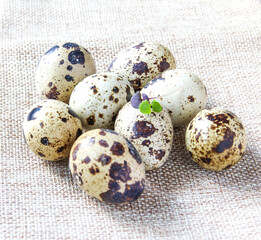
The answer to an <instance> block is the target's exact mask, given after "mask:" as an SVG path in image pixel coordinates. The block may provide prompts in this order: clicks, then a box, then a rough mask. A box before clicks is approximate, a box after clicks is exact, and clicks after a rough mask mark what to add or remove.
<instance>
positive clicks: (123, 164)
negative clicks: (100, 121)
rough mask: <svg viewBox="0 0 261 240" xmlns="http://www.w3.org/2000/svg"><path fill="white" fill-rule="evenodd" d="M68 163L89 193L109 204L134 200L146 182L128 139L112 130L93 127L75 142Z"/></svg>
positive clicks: (136, 155) (135, 151)
mask: <svg viewBox="0 0 261 240" xmlns="http://www.w3.org/2000/svg"><path fill="white" fill-rule="evenodd" d="M69 166H70V170H71V173H72V175H73V178H74V179H75V180H76V182H77V183H78V184H79V186H80V187H81V188H82V189H83V190H84V191H86V192H87V193H88V194H89V195H90V196H94V197H96V198H98V199H99V200H101V201H105V202H109V203H129V202H132V201H134V200H136V199H137V198H138V197H139V196H140V195H141V194H142V192H143V190H144V185H145V168H144V165H143V163H142V161H141V158H140V156H139V154H138V152H137V150H136V149H135V148H134V146H133V145H132V143H131V142H129V141H128V140H127V139H125V138H124V137H123V136H121V135H119V134H118V133H116V132H115V131H113V130H108V129H94V130H90V131H88V132H86V133H84V134H83V135H82V136H81V137H79V138H78V139H77V141H76V142H75V143H74V145H73V147H72V149H71V153H70V160H69Z"/></svg>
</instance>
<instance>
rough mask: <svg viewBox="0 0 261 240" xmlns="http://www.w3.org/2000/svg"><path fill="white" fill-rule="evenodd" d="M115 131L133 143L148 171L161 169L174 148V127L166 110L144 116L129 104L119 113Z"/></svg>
mask: <svg viewBox="0 0 261 240" xmlns="http://www.w3.org/2000/svg"><path fill="white" fill-rule="evenodd" d="M115 131H116V132H118V133H120V134H121V135H123V136H124V137H125V138H127V139H128V140H129V141H131V143H132V144H133V145H134V147H135V148H136V149H137V151H138V152H139V154H140V156H141V158H142V161H143V163H144V165H145V169H146V170H152V169H156V168H159V167H160V166H162V165H163V163H165V161H166V160H167V159H168V156H169V154H170V150H171V147H172V140H173V126H172V122H171V117H170V114H169V113H168V111H167V110H166V109H163V110H162V111H161V112H152V113H150V114H143V113H141V112H140V111H139V109H136V108H133V107H132V106H131V103H130V102H129V103H127V104H126V105H125V106H124V107H123V108H122V109H121V110H120V111H119V114H118V116H117V118H116V121H115Z"/></svg>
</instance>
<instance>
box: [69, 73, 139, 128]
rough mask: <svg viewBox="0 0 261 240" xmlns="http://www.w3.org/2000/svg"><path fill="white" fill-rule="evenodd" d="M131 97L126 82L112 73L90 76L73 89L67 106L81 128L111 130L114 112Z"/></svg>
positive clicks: (129, 88)
mask: <svg viewBox="0 0 261 240" xmlns="http://www.w3.org/2000/svg"><path fill="white" fill-rule="evenodd" d="M133 94H134V90H133V88H132V86H131V84H130V83H129V82H128V81H127V80H126V79H123V78H122V77H119V76H118V75H116V74H114V73H104V74H94V75H92V76H89V77H87V78H85V79H84V80H83V81H82V82H80V83H79V84H78V85H77V86H76V87H75V89H74V90H73V92H72V95H71V98H70V103H69V105H70V107H71V108H72V109H73V110H74V111H75V112H76V114H77V115H78V116H79V117H80V119H81V120H82V124H83V127H84V128H86V129H95V128H110V129H112V128H113V126H114V122H115V119H116V116H117V114H118V111H119V110H120V109H121V108H122V107H123V105H124V104H126V103H127V102H128V101H130V99H131V97H132V95H133Z"/></svg>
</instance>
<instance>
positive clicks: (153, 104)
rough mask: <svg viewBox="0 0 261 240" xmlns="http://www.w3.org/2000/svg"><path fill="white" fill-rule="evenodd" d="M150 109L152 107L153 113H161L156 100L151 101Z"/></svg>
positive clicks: (160, 107)
mask: <svg viewBox="0 0 261 240" xmlns="http://www.w3.org/2000/svg"><path fill="white" fill-rule="evenodd" d="M151 107H152V110H153V112H161V111H162V106H161V105H160V103H158V102H157V101H156V100H153V101H152V103H151Z"/></svg>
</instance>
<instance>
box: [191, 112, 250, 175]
mask: <svg viewBox="0 0 261 240" xmlns="http://www.w3.org/2000/svg"><path fill="white" fill-rule="evenodd" d="M246 145H247V135H246V131H245V129H244V127H243V125H242V123H241V122H240V120H239V119H238V118H237V117H236V115H235V114H233V113H231V112H230V111H227V110H224V109H222V108H217V107H216V108H213V109H211V110H202V111H201V112H199V113H198V114H197V115H196V116H195V118H194V119H193V120H192V121H191V122H190V124H189V125H188V127H187V130H186V147H187V150H188V151H189V153H190V154H191V157H192V159H193V160H194V161H195V162H197V163H198V164H199V165H200V166H201V167H203V168H206V169H209V170H213V171H221V170H226V169H229V168H230V167H232V166H233V165H235V164H236V163H237V162H238V161H239V160H240V159H241V158H242V157H243V155H244V153H245V150H246Z"/></svg>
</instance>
